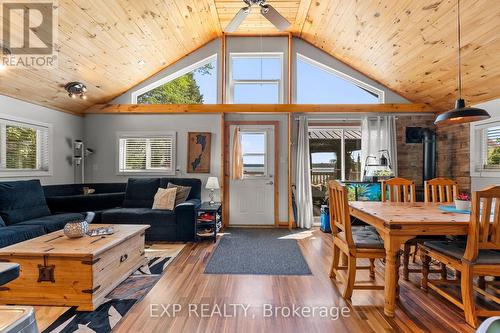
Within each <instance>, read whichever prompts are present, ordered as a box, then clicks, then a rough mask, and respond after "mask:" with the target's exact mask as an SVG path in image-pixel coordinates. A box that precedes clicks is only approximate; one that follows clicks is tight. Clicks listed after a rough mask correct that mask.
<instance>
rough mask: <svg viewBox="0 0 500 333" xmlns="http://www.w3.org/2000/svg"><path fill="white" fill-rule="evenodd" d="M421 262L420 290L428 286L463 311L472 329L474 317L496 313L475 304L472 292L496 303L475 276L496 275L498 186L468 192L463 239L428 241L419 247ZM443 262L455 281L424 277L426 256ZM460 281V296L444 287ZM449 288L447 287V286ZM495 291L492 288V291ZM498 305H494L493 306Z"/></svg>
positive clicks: (499, 269) (499, 270) (499, 257)
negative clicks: (466, 228)
mask: <svg viewBox="0 0 500 333" xmlns="http://www.w3.org/2000/svg"><path fill="white" fill-rule="evenodd" d="M419 248H420V252H421V255H422V261H423V269H422V273H423V277H422V289H424V290H428V288H429V287H430V288H431V289H433V290H434V291H436V292H437V293H438V294H440V295H441V296H443V297H444V298H446V299H447V300H449V301H450V302H452V303H453V304H455V305H456V306H458V307H459V308H461V309H462V310H463V311H464V315H465V320H466V321H467V323H468V324H469V325H471V326H472V327H474V328H476V327H477V325H478V319H477V318H478V317H491V316H498V315H500V311H499V310H495V311H492V310H487V309H485V308H483V307H480V306H478V304H476V303H475V297H474V293H475V292H477V293H479V294H481V295H482V296H483V297H484V298H486V299H488V300H489V301H493V302H495V303H497V304H498V305H500V299H499V298H498V297H497V296H496V295H493V294H490V293H489V292H488V285H486V286H481V285H478V286H475V285H474V283H473V278H474V277H475V276H478V277H485V276H500V186H491V187H489V188H486V189H484V190H482V191H476V192H473V194H472V210H471V214H470V222H469V232H468V235H467V240H466V241H462V242H460V241H457V240H453V241H451V240H448V241H428V242H425V243H424V244H423V245H420V246H419ZM431 258H433V259H436V260H438V261H440V262H444V263H446V264H447V266H450V267H452V268H453V269H455V270H457V271H459V272H460V273H461V274H460V277H459V279H458V280H431V279H429V278H428V274H429V262H430V259H431ZM457 283H460V289H461V298H459V297H455V296H454V295H452V294H451V293H449V292H447V291H446V290H445V289H444V288H442V287H443V286H445V288H449V286H450V285H453V284H457ZM448 290H449V289H448ZM494 291H496V290H494ZM497 308H498V307H497Z"/></svg>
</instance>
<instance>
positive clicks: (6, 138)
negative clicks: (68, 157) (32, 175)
mask: <svg viewBox="0 0 500 333" xmlns="http://www.w3.org/2000/svg"><path fill="white" fill-rule="evenodd" d="M0 152H1V154H0V170H2V171H15V170H20V171H23V170H28V171H29V170H32V171H49V168H50V165H49V162H50V159H49V156H50V152H49V128H48V127H44V126H38V125H32V124H28V123H23V122H16V121H10V120H7V119H0Z"/></svg>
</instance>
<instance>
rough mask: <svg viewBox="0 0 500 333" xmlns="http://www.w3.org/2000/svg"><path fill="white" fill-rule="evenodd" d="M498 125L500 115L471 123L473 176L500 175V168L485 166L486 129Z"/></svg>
mask: <svg viewBox="0 0 500 333" xmlns="http://www.w3.org/2000/svg"><path fill="white" fill-rule="evenodd" d="M496 126H500V117H493V118H490V119H488V120H483V121H478V122H476V123H472V124H471V125H470V174H471V176H473V177H500V170H498V169H488V168H485V167H484V162H485V160H486V158H487V155H486V154H487V152H486V149H487V138H486V132H485V130H486V129H487V128H489V127H496Z"/></svg>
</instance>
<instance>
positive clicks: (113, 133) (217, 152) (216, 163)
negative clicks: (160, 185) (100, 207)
mask: <svg viewBox="0 0 500 333" xmlns="http://www.w3.org/2000/svg"><path fill="white" fill-rule="evenodd" d="M220 125H221V118H220V115H166V114H162V115H88V116H86V117H85V118H84V131H85V138H86V143H87V147H90V148H92V149H94V151H95V153H94V154H93V155H91V156H90V157H89V158H88V159H87V169H86V181H88V182H126V181H127V179H128V178H129V177H133V176H129V175H127V176H125V175H118V174H117V166H118V160H117V158H118V144H117V132H144V131H175V132H176V134H177V145H176V146H177V147H176V151H177V158H176V164H177V169H178V171H177V173H176V177H182V178H199V179H201V180H202V182H203V187H204V186H205V183H206V180H207V178H208V176H216V177H219V181H221V178H220V171H221V170H220V169H221V128H220ZM188 132H211V133H212V145H211V148H212V150H211V167H210V171H211V173H210V174H200V173H186V170H187V144H188V143H187V142H188V141H187V135H188ZM141 177H161V176H157V175H154V176H148V175H143V176H141ZM165 177H170V176H165ZM217 195H218V193H217ZM203 198H204V199H207V198H208V192H207V191H206V190H203Z"/></svg>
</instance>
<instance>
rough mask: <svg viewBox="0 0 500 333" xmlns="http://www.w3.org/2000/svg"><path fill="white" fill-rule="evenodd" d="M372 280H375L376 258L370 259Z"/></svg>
mask: <svg viewBox="0 0 500 333" xmlns="http://www.w3.org/2000/svg"><path fill="white" fill-rule="evenodd" d="M370 279H372V280H375V258H370Z"/></svg>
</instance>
